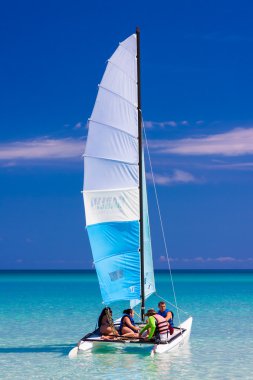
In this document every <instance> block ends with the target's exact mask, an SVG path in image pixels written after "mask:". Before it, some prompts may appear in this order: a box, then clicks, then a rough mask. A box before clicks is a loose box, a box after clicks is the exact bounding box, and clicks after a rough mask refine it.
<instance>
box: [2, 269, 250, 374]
mask: <svg viewBox="0 0 253 380" xmlns="http://www.w3.org/2000/svg"><path fill="white" fill-rule="evenodd" d="M173 278H174V285H175V289H176V294H177V302H178V305H179V306H180V307H181V308H182V309H184V310H186V311H188V312H189V313H190V314H191V315H192V316H193V326H192V334H191V338H190V341H189V343H188V344H186V345H185V346H184V347H182V348H181V349H179V350H177V351H176V352H173V353H165V354H163V355H156V356H155V357H153V358H152V357H150V352H149V350H145V349H144V350H141V349H138V348H129V349H119V348H104V349H101V348H100V349H96V350H94V351H88V352H86V353H84V354H82V355H79V356H78V358H77V359H74V360H70V359H69V358H68V352H69V350H70V349H71V348H72V347H73V346H74V345H75V343H76V342H77V341H78V340H79V339H80V338H81V337H82V336H84V334H85V333H87V332H88V331H90V330H91V329H93V327H94V326H95V323H96V319H97V317H98V315H99V313H100V310H101V308H102V307H103V306H102V305H101V296H100V291H99V288H98V283H97V280H96V274H95V273H94V272H19V273H17V272H16V273H15V272H1V273H0V297H1V298H0V299H1V303H0V331H1V334H0V378H1V379H92V380H93V379H100V378H103V379H157V378H162V379H171V378H173V379H187V380H188V379H194V380H198V379H203V378H204V379H205V380H207V379H222V380H226V379H227V380H231V379H238V378H241V379H245V380H246V379H249V380H251V379H253V360H252V358H253V319H252V315H253V271H223V272H221V271H208V272H203V271H202V272H201V271H200V272H198V271H178V272H176V273H174V276H173ZM156 286H157V293H158V294H159V295H161V296H163V297H164V298H166V299H169V300H170V301H171V302H173V303H174V300H173V298H172V288H171V283H170V277H169V274H168V273H167V272H156ZM157 301H159V299H157V298H156V297H155V296H151V297H150V299H149V300H148V307H155V306H156V304H157ZM124 306H125V305H124V304H121V303H119V304H116V305H115V306H113V312H114V317H118V316H120V312H121V311H122V309H123V308H124ZM174 311H175V310H174ZM186 317H187V316H186V315H184V313H183V312H180V315H179V318H180V320H181V321H183V320H184V319H186ZM175 320H176V323H177V322H178V316H177V315H176V318H175Z"/></svg>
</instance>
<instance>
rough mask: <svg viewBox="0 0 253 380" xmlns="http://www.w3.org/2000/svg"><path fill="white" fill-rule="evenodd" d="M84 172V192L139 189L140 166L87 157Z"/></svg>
mask: <svg viewBox="0 0 253 380" xmlns="http://www.w3.org/2000/svg"><path fill="white" fill-rule="evenodd" d="M84 170H85V176H84V190H107V189H125V188H129V187H138V183H139V181H138V165H132V164H126V163H122V162H117V161H111V160H104V159H100V158H92V157H85V158H84Z"/></svg>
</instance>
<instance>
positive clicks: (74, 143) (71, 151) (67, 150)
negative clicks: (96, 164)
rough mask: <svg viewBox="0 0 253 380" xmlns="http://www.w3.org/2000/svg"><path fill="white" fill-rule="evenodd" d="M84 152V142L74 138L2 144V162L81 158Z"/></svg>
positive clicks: (0, 149) (41, 139)
mask: <svg viewBox="0 0 253 380" xmlns="http://www.w3.org/2000/svg"><path fill="white" fill-rule="evenodd" d="M83 152H84V141H83V140H80V139H73V138H64V139H52V138H47V137H45V138H38V139H34V140H27V141H16V142H10V143H2V144H0V160H49V159H66V158H68V159H69V158H80V157H81V156H82V154H83ZM9 165H10V164H9Z"/></svg>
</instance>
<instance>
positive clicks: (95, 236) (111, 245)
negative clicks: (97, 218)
mask: <svg viewBox="0 0 253 380" xmlns="http://www.w3.org/2000/svg"><path fill="white" fill-rule="evenodd" d="M87 231H88V235H89V239H90V244H91V248H92V253H93V258H94V263H96V262H98V261H100V260H102V259H105V258H107V257H110V256H114V255H118V254H122V253H124V252H134V251H138V249H139V223H138V222H137V221H132V222H107V223H99V224H93V225H91V226H88V227H87Z"/></svg>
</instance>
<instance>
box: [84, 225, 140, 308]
mask: <svg viewBox="0 0 253 380" xmlns="http://www.w3.org/2000/svg"><path fill="white" fill-rule="evenodd" d="M87 231H88V235H89V239H90V243H91V248H92V253H93V258H94V264H95V267H96V271H97V275H98V279H99V285H100V289H101V294H102V298H103V300H104V302H105V303H106V304H109V303H111V302H113V301H117V300H130V299H135V298H138V297H139V295H140V255H139V222H138V221H133V222H110V223H100V224H94V225H90V226H88V227H87Z"/></svg>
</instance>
